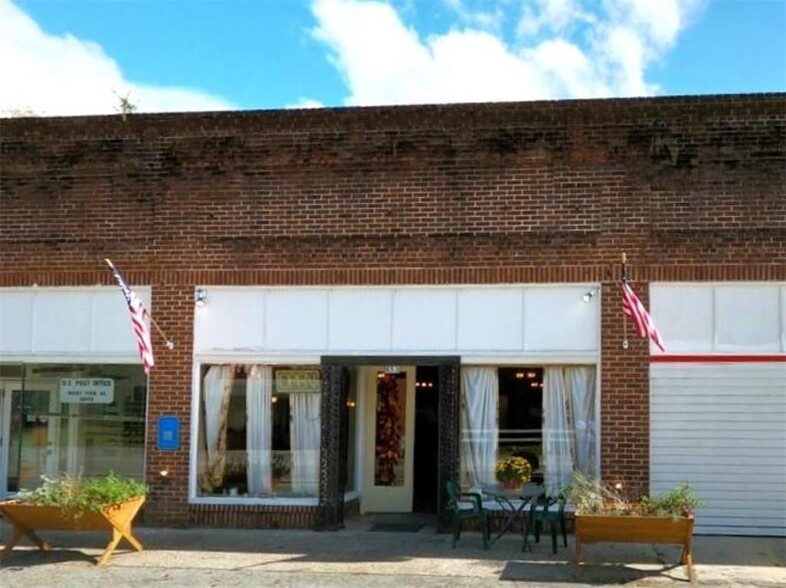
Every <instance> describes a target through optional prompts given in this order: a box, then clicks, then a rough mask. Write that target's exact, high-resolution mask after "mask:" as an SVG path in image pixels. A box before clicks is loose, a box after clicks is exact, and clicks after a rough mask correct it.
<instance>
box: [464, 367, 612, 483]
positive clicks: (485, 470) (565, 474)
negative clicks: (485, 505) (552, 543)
mask: <svg viewBox="0 0 786 588" xmlns="http://www.w3.org/2000/svg"><path fill="white" fill-rule="evenodd" d="M461 375H462V378H461V446H460V456H461V481H462V484H463V485H465V486H470V487H471V486H476V487H477V486H483V485H486V484H492V483H494V481H495V480H494V465H495V464H496V462H497V460H498V459H500V458H503V457H508V456H511V455H515V456H520V457H524V458H525V459H527V460H528V461H529V462H530V464H531V465H532V469H533V481H536V482H544V483H545V485H546V489H547V492H549V493H552V494H553V493H555V492H557V491H559V490H560V489H561V488H564V487H565V486H567V485H568V484H570V481H571V478H572V475H573V471H574V470H580V471H582V472H584V473H585V474H587V475H589V476H594V475H595V474H596V472H597V443H598V435H597V428H598V424H597V419H596V393H595V368H594V367H592V366H554V367H545V368H543V367H528V366H521V367H510V368H508V367H505V368H497V367H465V368H463V369H462V374H461Z"/></svg>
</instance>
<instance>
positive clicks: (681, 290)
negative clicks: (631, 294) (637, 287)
mask: <svg viewBox="0 0 786 588" xmlns="http://www.w3.org/2000/svg"><path fill="white" fill-rule="evenodd" d="M712 309H713V289H712V288H711V287H707V286H692V285H685V286H672V285H669V286H661V285H653V286H652V287H651V289H650V314H651V315H652V316H653V319H654V320H655V324H656V325H657V327H658V331H659V332H660V335H661V337H662V338H663V341H664V343H665V345H666V350H667V351H668V352H669V353H681V352H686V351H694V350H697V349H712V348H713V311H712Z"/></svg>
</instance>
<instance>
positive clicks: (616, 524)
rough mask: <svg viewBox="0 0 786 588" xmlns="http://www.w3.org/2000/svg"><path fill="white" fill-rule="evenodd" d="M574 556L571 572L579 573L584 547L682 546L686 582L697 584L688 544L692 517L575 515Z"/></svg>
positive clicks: (691, 528)
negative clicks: (587, 544)
mask: <svg viewBox="0 0 786 588" xmlns="http://www.w3.org/2000/svg"><path fill="white" fill-rule="evenodd" d="M574 530H575V535H576V554H575V561H574V570H575V574H576V576H578V573H579V564H580V563H581V549H582V545H583V544H584V543H600V542H603V541H607V542H610V543H657V544H674V545H682V557H681V559H680V563H681V564H683V565H686V566H687V567H688V578H689V579H690V581H691V583H693V582H695V581H696V577H695V575H694V571H693V555H692V550H691V540H692V538H693V517H692V516H689V517H679V518H672V517H639V516H622V515H582V514H577V515H575V520H574Z"/></svg>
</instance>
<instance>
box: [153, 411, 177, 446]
mask: <svg viewBox="0 0 786 588" xmlns="http://www.w3.org/2000/svg"><path fill="white" fill-rule="evenodd" d="M179 447H180V419H179V418H178V417H176V416H162V417H158V449H161V450H170V451H171V450H175V449H178V448H179Z"/></svg>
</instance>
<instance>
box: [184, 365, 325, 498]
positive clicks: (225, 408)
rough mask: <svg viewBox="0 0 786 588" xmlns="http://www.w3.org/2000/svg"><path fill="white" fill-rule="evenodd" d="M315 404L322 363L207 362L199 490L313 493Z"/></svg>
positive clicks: (316, 474) (317, 411)
mask: <svg viewBox="0 0 786 588" xmlns="http://www.w3.org/2000/svg"><path fill="white" fill-rule="evenodd" d="M320 405H321V372H320V370H319V368H316V367H310V366H306V367H296V366H293V367H280V368H279V367H276V368H273V367H272V366H264V365H250V366H233V365H212V366H205V367H204V368H203V370H202V387H201V394H200V414H199V418H200V426H199V439H198V443H199V451H198V455H199V461H198V488H199V493H200V495H202V496H250V497H266V496H292V497H315V496H317V495H318V485H319V450H320V436H321V428H320V422H321V419H320Z"/></svg>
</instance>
